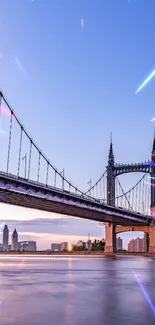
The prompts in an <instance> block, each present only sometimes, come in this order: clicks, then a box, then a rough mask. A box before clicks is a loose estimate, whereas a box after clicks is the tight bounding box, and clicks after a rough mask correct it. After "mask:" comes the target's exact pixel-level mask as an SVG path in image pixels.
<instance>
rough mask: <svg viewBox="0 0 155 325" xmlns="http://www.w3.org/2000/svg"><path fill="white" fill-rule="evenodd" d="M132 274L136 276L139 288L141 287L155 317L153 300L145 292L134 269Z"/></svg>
mask: <svg viewBox="0 0 155 325" xmlns="http://www.w3.org/2000/svg"><path fill="white" fill-rule="evenodd" d="M132 272H133V274H134V276H135V278H136V280H137V282H138V284H139V286H140V289H141V290H142V293H143V295H144V297H145V299H146V300H147V302H148V304H149V306H150V308H151V309H152V311H153V313H154V315H155V306H154V305H153V303H152V301H151V299H150V297H149V295H148V293H147V292H146V290H145V288H144V286H143V284H142V283H141V281H140V280H139V278H138V276H137V274H136V273H135V271H134V269H132Z"/></svg>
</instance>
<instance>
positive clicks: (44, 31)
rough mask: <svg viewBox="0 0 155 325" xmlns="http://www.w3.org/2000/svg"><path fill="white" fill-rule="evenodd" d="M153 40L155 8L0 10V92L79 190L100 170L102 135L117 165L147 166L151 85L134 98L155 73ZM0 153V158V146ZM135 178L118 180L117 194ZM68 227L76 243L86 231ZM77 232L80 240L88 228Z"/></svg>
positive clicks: (144, 3) (100, 2)
mask: <svg viewBox="0 0 155 325" xmlns="http://www.w3.org/2000/svg"><path fill="white" fill-rule="evenodd" d="M81 19H83V21H84V27H83V28H82V27H81ZM154 30H155V2H154V0H149V2H148V0H131V1H130V2H129V1H128V0H97V1H95V0H70V1H69V0H52V1H51V0H33V1H31V0H22V1H21V0H14V1H12V0H1V12H0V39H1V42H0V53H1V54H2V55H0V88H1V89H2V90H3V92H4V94H5V95H6V97H7V98H8V101H9V103H10V104H11V105H12V107H13V108H14V109H15V112H16V113H17V115H18V116H19V118H20V120H21V121H22V123H23V124H24V126H25V127H26V129H27V130H28V131H29V133H30V134H31V136H32V137H33V139H35V141H36V142H37V143H38V145H39V147H40V148H41V149H42V150H43V152H45V153H46V155H47V156H48V157H49V158H50V160H51V161H52V162H53V164H54V165H55V166H57V168H58V169H59V170H62V169H63V168H65V175H66V176H67V177H68V178H69V179H70V180H72V182H73V183H74V184H77V186H79V188H82V189H86V188H87V182H88V180H89V179H90V178H92V181H94V182H95V181H96V180H97V179H98V178H99V177H100V175H101V174H102V173H103V171H104V170H105V167H106V164H107V155H108V147H109V137H110V136H109V135H110V131H112V132H113V142H114V152H115V159H116V161H117V162H138V161H144V160H147V159H149V158H150V152H151V147H152V135H153V124H152V123H151V122H150V121H151V119H152V118H153V117H155V98H154V88H155V81H152V82H151V83H150V84H149V85H148V86H147V87H146V88H145V89H144V90H143V91H141V92H139V93H138V94H137V95H135V91H136V90H137V88H138V87H139V86H140V84H141V83H142V82H143V81H144V79H145V77H146V76H147V75H148V74H149V72H151V71H152V70H153V69H154V68H155V45H154ZM21 66H22V68H21ZM5 119H6V117H5ZM5 119H2V120H1V124H2V126H3V128H5V125H6V123H7V121H6V120H5ZM14 137H15V138H17V134H16V133H15V136H14ZM0 145H1V150H2V156H3V152H4V151H5V147H6V139H5V137H4V136H3V138H2V137H1V139H0ZM25 146H26V145H25ZM23 150H26V149H23ZM23 154H24V151H23ZM15 155H16V151H15V150H14V152H13V153H12V156H11V157H12V166H13V164H14V157H15ZM2 160H3V159H1V164H2ZM22 168H23V171H24V167H22ZM34 169H35V167H34ZM140 176H141V175H138V176H137V175H135V174H134V175H128V176H123V177H122V178H121V181H122V183H123V186H124V187H125V188H127V189H128V188H130V187H131V186H132V185H133V184H134V183H135V181H136V180H137V178H140ZM0 209H1V216H2V219H4V218H3V215H4V214H5V218H6V220H7V219H10V217H11V218H14V219H15V220H16V219H17V218H16V215H18V218H19V219H20V218H21V216H24V217H23V218H27V217H28V216H30V215H32V214H33V218H38V217H39V218H40V212H37V211H36V212H35V213H34V212H29V210H26V211H25V210H21V209H20V211H21V212H20V213H17V212H16V211H17V209H16V210H15V208H10V207H8V208H7V212H6V208H4V206H2V205H1V207H0ZM4 209H5V212H4ZM18 211H19V210H18ZM44 216H45V214H44V213H41V217H44ZM49 217H51V215H49V214H48V218H49ZM53 217H54V216H53ZM46 218H47V215H46ZM75 220H76V219H75ZM72 222H73V223H74V224H75V221H72ZM76 222H79V223H81V234H82V229H83V222H85V221H81V220H80V221H76ZM79 225H80V224H79ZM37 227H38V229H37ZM79 227H80V226H79ZM95 227H96V228H95ZM70 228H71V226H70ZM75 228H76V227H75ZM94 228H95V229H96V230H94V231H97V233H95V232H94V234H95V236H97V234H98V236H101V237H102V236H104V231H102V229H101V227H100V226H98V224H96V225H95V224H94ZM94 228H93V229H94ZM39 229H40V226H39V224H38V226H36V232H38V233H39V232H40V231H39ZM72 229H73V234H74V225H73V228H72ZM79 229H80V228H79ZM85 229H86V233H85V235H86V236H87V233H88V229H89V222H88V228H87V226H85ZM20 230H22V229H21V228H20ZM29 230H30V229H29ZM58 231H59V234H60V235H61V229H60V228H59V229H58ZM23 232H24V223H23ZM91 232H92V235H93V231H91ZM51 234H52V224H51ZM62 234H63V231H62ZM66 235H67V230H66ZM134 235H135V234H134ZM136 235H137V234H136ZM51 236H52V235H51ZM79 236H80V233H79ZM123 236H124V235H123ZM130 236H133V235H132V234H130ZM127 238H128V237H127V235H126V241H127ZM51 241H52V240H51Z"/></svg>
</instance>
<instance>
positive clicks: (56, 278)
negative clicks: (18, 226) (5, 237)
mask: <svg viewBox="0 0 155 325" xmlns="http://www.w3.org/2000/svg"><path fill="white" fill-rule="evenodd" d="M22 261H23V258H21V257H20V256H13V257H12V256H11V257H6V256H5V257H3V256H1V257H0V269H1V272H0V289H1V290H0V301H3V303H2V304H1V305H0V320H1V321H0V323H1V325H14V324H16V325H22V324H31V325H35V324H37V325H42V324H44V325H51V324H52V325H57V324H62V325H63V324H65V325H81V324H89V325H94V324H97V325H103V324H107V325H117V324H118V325H124V323H125V324H126V325H129V324H130V325H131V324H132V325H137V324H140V325H144V324H145V325H146V323H147V324H149V325H152V324H154V322H155V317H154V315H153V313H152V310H151V308H150V306H149V304H148V302H147V301H146V299H145V296H144V295H143V293H142V291H141V289H140V287H139V285H138V283H137V281H136V278H135V276H134V274H133V272H132V269H133V268H134V270H135V273H136V274H137V276H138V277H139V279H140V281H141V282H142V283H143V285H144V287H145V289H146V291H147V292H148V294H149V296H150V298H151V300H152V303H153V304H154V305H155V290H154V283H155V261H152V260H151V259H147V258H139V257H138V258H137V257H132V258H129V257H127V258H124V257H122V258H121V257H119V258H117V259H115V260H111V259H106V258H103V257H102V258H92V257H91V258H87V257H82V258H81V257H80V258H77V257H76V258H74V257H70V256H69V257H65V258H64V257H63V258H61V257H54V258H53V257H52V258H51V257H49V256H48V257H46V256H43V257H37V258H36V257H32V256H27V257H26V259H25V260H24V263H21V262H22Z"/></svg>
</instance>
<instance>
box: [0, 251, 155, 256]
mask: <svg viewBox="0 0 155 325" xmlns="http://www.w3.org/2000/svg"><path fill="white" fill-rule="evenodd" d="M0 255H45V256H55V255H57V256H65V255H67V256H68V255H70V256H85V255H88V256H97V255H98V256H99V255H100V256H109V257H114V256H144V257H151V256H152V257H153V256H154V257H155V253H144V252H139V253H138V252H133V253H132V252H119V253H118V252H117V253H105V252H103V251H82V252H50V251H49V252H46V251H36V252H31V251H21V252H18V251H10V252H2V251H1V252H0Z"/></svg>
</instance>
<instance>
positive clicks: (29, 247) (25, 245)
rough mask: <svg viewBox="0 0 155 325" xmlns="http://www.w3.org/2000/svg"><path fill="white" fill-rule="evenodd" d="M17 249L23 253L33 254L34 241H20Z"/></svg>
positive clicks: (34, 249)
mask: <svg viewBox="0 0 155 325" xmlns="http://www.w3.org/2000/svg"><path fill="white" fill-rule="evenodd" d="M19 248H20V249H21V250H23V251H30V252H35V251H36V250H37V245H36V242H35V241H29V240H28V241H22V242H19Z"/></svg>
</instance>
